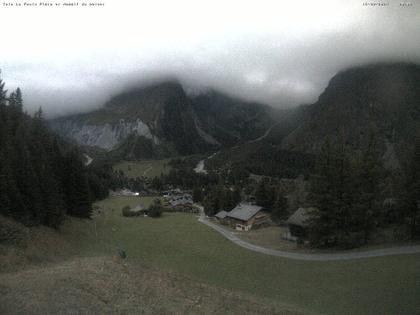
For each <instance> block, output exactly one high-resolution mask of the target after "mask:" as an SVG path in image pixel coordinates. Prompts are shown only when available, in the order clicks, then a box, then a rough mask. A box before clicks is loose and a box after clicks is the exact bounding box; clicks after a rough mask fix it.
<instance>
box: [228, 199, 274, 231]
mask: <svg viewBox="0 0 420 315" xmlns="http://www.w3.org/2000/svg"><path fill="white" fill-rule="evenodd" d="M268 219H269V215H268V213H266V212H264V211H263V208H262V207H260V206H257V205H252V204H249V203H240V204H238V205H237V206H236V207H235V208H234V209H232V210H231V211H229V212H227V213H226V219H225V220H227V221H228V222H229V224H230V226H231V227H232V228H234V229H236V230H239V231H249V230H250V229H251V228H252V227H253V226H258V225H261V224H263V223H265V222H267V221H268Z"/></svg>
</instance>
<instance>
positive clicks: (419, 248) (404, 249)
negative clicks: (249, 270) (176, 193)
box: [198, 214, 420, 261]
mask: <svg viewBox="0 0 420 315" xmlns="http://www.w3.org/2000/svg"><path fill="white" fill-rule="evenodd" d="M198 221H199V222H201V223H203V224H205V225H207V226H209V227H211V228H212V229H214V230H216V231H217V232H219V233H220V234H222V235H223V236H224V237H226V238H227V239H228V240H229V241H231V242H233V243H235V244H236V245H239V246H241V247H243V248H246V249H249V250H252V251H254V252H258V253H261V254H266V255H271V256H277V257H284V258H290V259H297V260H311V261H333V260H352V259H362V258H371V257H381V256H391V255H403V254H417V253H420V245H412V246H401V247H390V248H383V249H375V250H368V251H363V252H350V253H337V254H305V253H292V252H285V251H281V250H275V249H269V248H265V247H261V246H257V245H254V244H251V243H248V242H245V241H243V240H241V239H240V238H239V237H237V236H236V235H234V234H233V233H232V232H231V231H229V230H227V229H225V228H223V227H221V226H219V225H217V224H214V223H212V222H210V221H209V220H208V219H207V218H206V217H205V216H204V214H201V215H200V217H199V219H198Z"/></svg>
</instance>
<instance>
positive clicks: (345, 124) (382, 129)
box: [282, 63, 420, 167]
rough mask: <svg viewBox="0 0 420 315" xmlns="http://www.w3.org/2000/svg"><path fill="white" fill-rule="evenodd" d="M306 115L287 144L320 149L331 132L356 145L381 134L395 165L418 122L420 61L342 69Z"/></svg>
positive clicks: (382, 145) (390, 162)
mask: <svg viewBox="0 0 420 315" xmlns="http://www.w3.org/2000/svg"><path fill="white" fill-rule="evenodd" d="M305 112H306V114H305V115H306V117H305V118H304V121H303V123H302V124H300V125H299V126H298V127H297V128H296V129H295V130H294V131H292V132H291V133H290V134H289V135H288V136H286V137H285V138H284V139H283V140H282V146H283V148H284V149H288V150H296V151H302V152H310V153H316V152H318V151H319V149H320V147H321V145H322V143H323V142H324V141H325V138H326V137H327V136H330V137H332V138H340V139H344V141H345V143H347V144H348V145H350V146H353V147H354V148H356V149H357V148H362V147H363V146H365V145H366V141H367V140H368V135H369V133H371V132H374V133H375V134H376V136H377V140H378V142H379V146H380V149H381V151H382V153H383V155H384V159H385V162H386V163H387V164H388V166H390V167H396V166H398V164H399V161H400V160H401V158H402V157H404V155H405V154H406V152H407V150H408V148H409V147H410V146H411V145H412V141H413V140H414V135H415V134H416V132H417V130H418V128H419V126H420V66H418V65H414V64H403V63H394V64H390V63H387V64H374V65H368V66H363V67H357V68H351V69H348V70H345V71H342V72H340V73H338V74H337V75H336V76H334V77H333V78H332V79H331V81H330V82H329V84H328V86H327V88H326V89H325V91H324V92H323V93H322V94H321V95H320V97H319V99H318V101H317V102H316V103H314V104H312V105H310V106H307V107H306V108H305Z"/></svg>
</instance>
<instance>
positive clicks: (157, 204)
mask: <svg viewBox="0 0 420 315" xmlns="http://www.w3.org/2000/svg"><path fill="white" fill-rule="evenodd" d="M162 212H163V207H162V203H161V201H160V199H158V198H156V199H155V200H153V203H152V204H151V205H150V207H149V217H152V218H159V217H160V216H162Z"/></svg>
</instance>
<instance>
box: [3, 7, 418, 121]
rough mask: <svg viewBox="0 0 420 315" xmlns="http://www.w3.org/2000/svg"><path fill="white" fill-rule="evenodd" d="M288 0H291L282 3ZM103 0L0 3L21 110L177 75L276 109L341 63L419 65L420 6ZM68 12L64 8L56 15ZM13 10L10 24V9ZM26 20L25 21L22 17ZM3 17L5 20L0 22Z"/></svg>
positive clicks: (309, 97) (75, 105)
mask: <svg viewBox="0 0 420 315" xmlns="http://www.w3.org/2000/svg"><path fill="white" fill-rule="evenodd" d="M289 2H290V1H289ZM348 2H349V1H316V2H314V1H307V2H305V1H303V2H299V4H293V3H288V2H279V1H259V2H256V1H255V2H251V1H248V2H247V1H241V2H239V1H238V2H236V1H232V2H231V3H229V4H226V3H223V2H222V1H220V2H219V1H212V2H205V3H203V4H202V5H200V7H198V4H197V3H196V2H193V1H187V0H185V1H179V2H178V1H177V2H174V1H172V2H169V1H157V2H156V3H155V2H153V4H151V3H148V2H143V1H131V0H121V1H116V3H111V1H108V2H107V3H106V4H107V5H106V7H105V8H103V9H93V10H95V12H93V11H91V12H90V13H89V12H87V11H83V9H77V8H76V9H74V10H72V9H66V10H62V11H58V10H55V11H54V9H39V8H38V9H36V8H35V9H31V10H29V9H27V10H23V9H22V10H19V9H18V8H15V9H13V10H14V11H12V10H11V9H5V8H1V10H0V19H1V20H2V21H5V22H4V23H3V24H4V25H10V26H12V27H9V28H8V32H6V34H2V37H3V43H4V44H3V45H2V46H3V47H2V49H1V50H0V62H1V63H0V68H1V69H2V70H3V78H4V80H5V81H6V83H7V87H8V88H9V89H13V88H16V87H17V86H20V87H21V88H22V89H23V92H24V96H25V106H26V109H27V110H28V111H29V112H31V111H33V110H34V109H36V108H38V107H39V106H42V107H43V109H44V112H45V113H46V114H47V115H48V116H50V117H51V116H59V115H64V114H69V113H77V112H83V111H89V110H92V109H95V108H98V107H100V106H101V105H102V104H103V103H104V102H105V101H106V100H107V99H109V98H110V97H111V96H112V95H115V94H117V93H119V92H121V91H122V90H124V89H126V88H127V87H129V86H141V85H144V84H147V83H148V82H150V81H159V80H164V79H165V78H168V77H171V78H177V79H178V80H179V81H180V82H181V83H182V84H183V86H184V87H185V89H186V90H187V91H188V92H190V93H199V92H200V91H205V90H207V89H216V90H219V91H221V92H224V93H227V94H230V95H232V96H236V97H239V98H243V99H245V100H252V101H258V102H261V103H267V104H270V105H272V106H277V107H289V106H296V105H299V104H302V103H311V102H314V101H316V99H317V97H318V96H319V94H320V93H321V92H322V90H323V89H324V88H325V87H326V85H327V84H328V81H329V79H330V78H331V77H332V76H333V75H334V74H335V73H337V72H338V71H340V70H342V69H345V68H348V67H351V66H357V65H361V64H366V63H370V62H380V61H407V62H415V63H420V41H419V40H418V39H419V38H420V8H419V7H418V5H417V4H416V3H414V2H413V6H412V7H401V6H400V5H399V3H400V2H392V1H391V2H389V5H388V6H385V7H371V6H365V5H363V3H364V2H362V1H360V2H358V1H350V2H352V3H351V4H349V3H348ZM64 11H66V12H64ZM18 16H19V17H20V18H22V21H23V22H22V23H19V24H17V23H15V20H14V18H17V17H18ZM25 19H26V20H25ZM7 23H9V24H7Z"/></svg>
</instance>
